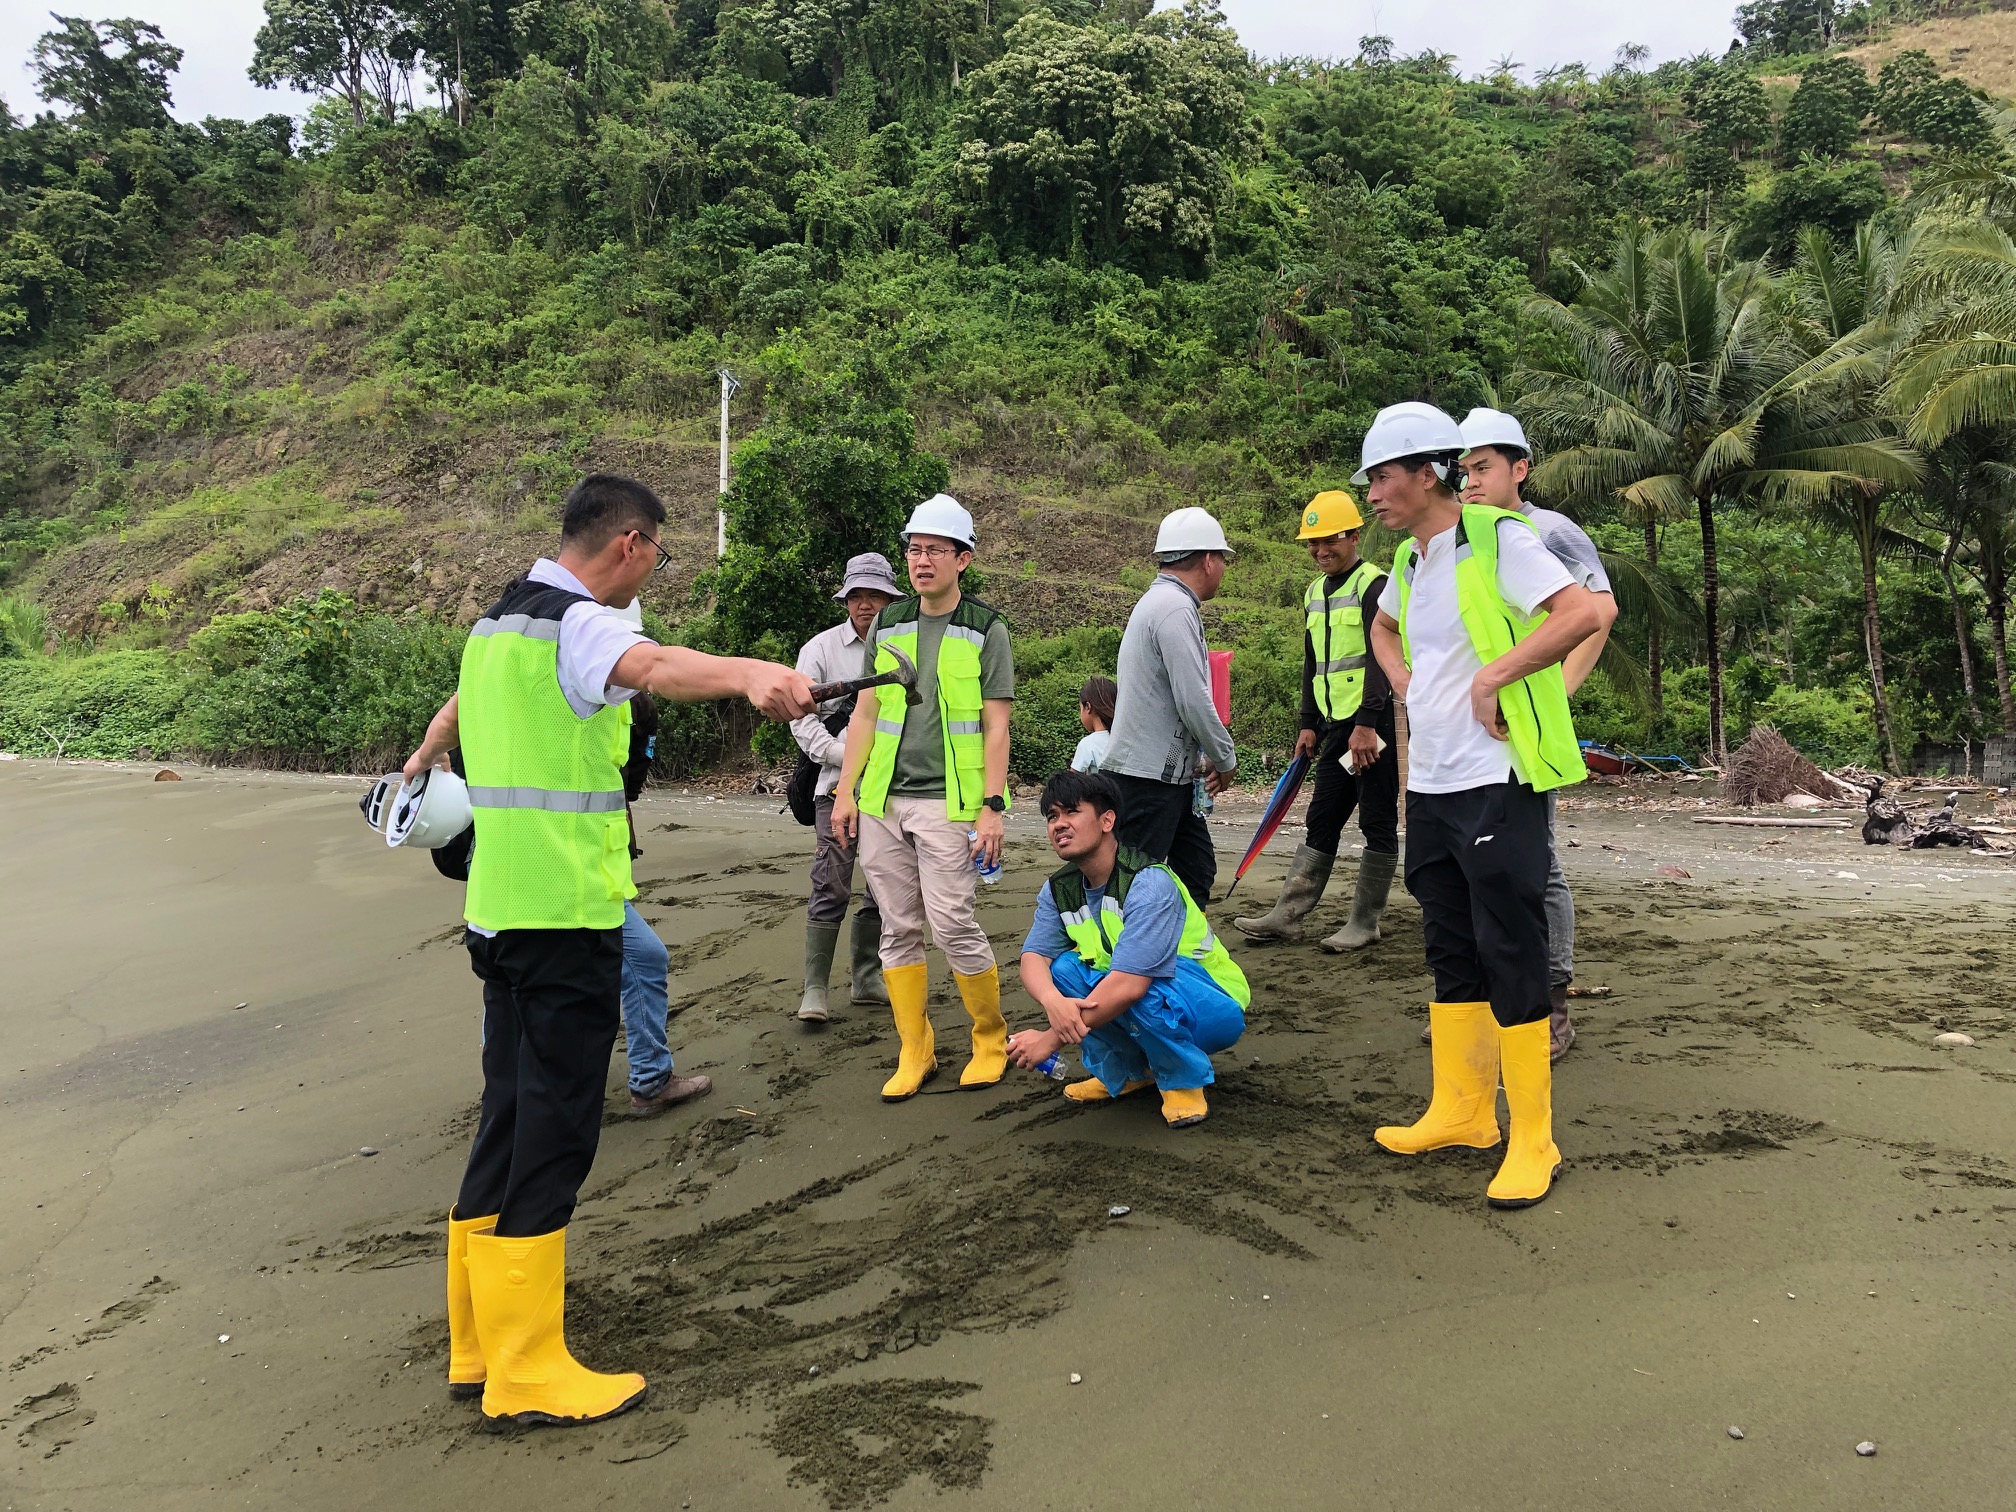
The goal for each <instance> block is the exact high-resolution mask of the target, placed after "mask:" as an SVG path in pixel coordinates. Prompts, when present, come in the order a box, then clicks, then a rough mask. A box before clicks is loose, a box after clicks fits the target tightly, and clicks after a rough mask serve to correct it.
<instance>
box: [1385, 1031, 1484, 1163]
mask: <svg viewBox="0 0 2016 1512" xmlns="http://www.w3.org/2000/svg"><path fill="white" fill-rule="evenodd" d="M1428 1026H1429V1028H1430V1029H1431V1030H1433V1031H1434V1042H1433V1049H1432V1051H1431V1052H1430V1053H1431V1054H1432V1055H1433V1057H1434V1061H1435V1094H1434V1096H1433V1097H1431V1098H1429V1100H1428V1111H1427V1112H1426V1113H1423V1114H1422V1115H1421V1117H1420V1120H1419V1121H1418V1122H1416V1123H1411V1124H1408V1125H1407V1126H1406V1127H1405V1128H1401V1127H1399V1126H1397V1125H1392V1124H1389V1125H1387V1126H1386V1127H1385V1128H1383V1129H1375V1130H1373V1132H1372V1137H1373V1138H1374V1139H1376V1140H1378V1141H1379V1143H1380V1144H1382V1145H1384V1146H1385V1147H1386V1148H1387V1149H1389V1150H1391V1151H1392V1152H1393V1153H1394V1154H1395V1155H1419V1154H1420V1153H1421V1152H1422V1151H1424V1150H1441V1149H1446V1148H1448V1147H1449V1146H1450V1145H1468V1146H1469V1147H1471V1148H1472V1149H1477V1150H1488V1149H1490V1148H1491V1147H1492V1146H1493V1145H1495V1144H1497V1143H1498V1138H1499V1135H1498V1021H1497V1020H1496V1019H1495V1018H1493V1017H1492V1016H1491V1005H1490V1004H1489V1003H1430V1004H1429V1005H1428Z"/></svg>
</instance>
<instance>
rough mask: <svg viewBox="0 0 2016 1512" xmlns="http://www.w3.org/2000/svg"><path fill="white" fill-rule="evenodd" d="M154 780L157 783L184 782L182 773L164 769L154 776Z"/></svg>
mask: <svg viewBox="0 0 2016 1512" xmlns="http://www.w3.org/2000/svg"><path fill="white" fill-rule="evenodd" d="M154 780H155V781H156V782H180V781H181V780H182V774H181V773H180V772H177V771H174V770H172V769H171V768H168V767H163V768H161V770H160V771H158V772H156V773H155V774H154Z"/></svg>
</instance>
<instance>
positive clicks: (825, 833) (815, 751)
mask: <svg viewBox="0 0 2016 1512" xmlns="http://www.w3.org/2000/svg"><path fill="white" fill-rule="evenodd" d="M902 596H903V591H902V589H901V588H900V587H898V586H897V583H896V573H895V571H894V570H893V569H892V568H891V567H890V565H889V559H888V558H887V557H885V556H883V555H882V553H881V552H879V551H864V552H862V553H861V554H860V555H859V556H854V557H849V558H848V559H847V575H846V576H845V577H844V578H843V579H842V580H841V583H840V591H839V592H838V593H836V594H834V595H833V597H834V598H836V599H838V600H839V601H840V602H841V603H842V604H844V605H846V606H847V617H846V618H845V619H843V620H841V621H840V623H839V624H837V625H835V626H833V627H832V628H831V629H829V630H821V631H820V632H819V633H818V634H817V635H815V636H813V637H812V639H810V640H809V641H807V642H805V644H804V646H803V648H801V649H800V651H799V652H798V670H799V671H800V672H802V673H804V674H805V676H806V677H807V678H809V679H810V680H811V681H812V683H813V684H814V686H817V685H818V684H820V683H833V682H843V681H845V680H846V679H848V678H850V677H858V676H860V675H861V662H862V658H863V656H864V655H865V654H866V653H865V652H864V651H863V649H862V646H863V644H864V638H865V637H866V636H867V634H868V630H869V627H870V626H872V625H873V624H874V623H875V616H876V615H878V614H880V613H881V612H882V611H883V610H884V609H886V608H887V607H888V606H889V605H891V604H893V603H894V602H895V601H896V600H897V599H899V598H901V597H902ZM853 712H854V700H853V699H852V698H836V699H834V700H832V701H831V702H830V703H824V704H821V705H820V706H819V707H818V708H817V709H815V710H813V711H812V712H811V713H810V714H807V715H805V716H804V717H803V718H801V719H794V720H793V721H792V722H791V733H792V735H793V736H794V737H795V738H796V739H797V741H798V748H799V749H800V750H802V751H803V752H804V753H805V755H806V756H807V757H808V758H809V759H810V760H812V761H815V762H817V763H818V764H819V781H818V784H817V786H816V787H815V788H814V789H813V792H814V798H813V816H814V817H813V831H814V833H815V834H817V835H818V837H819V841H818V848H817V849H816V850H815V851H814V852H813V853H812V896H811V898H810V899H809V901H808V902H807V903H806V905H805V996H804V997H803V998H802V999H801V1000H800V1002H799V1004H798V1017H799V1018H800V1019H802V1020H804V1021H805V1022H806V1023H810V1024H823V1023H824V1022H826V1016H827V1004H826V980H827V978H828V976H830V975H831V973H832V970H833V953H834V950H835V949H836V948H837V947H838V945H839V942H840V923H841V921H842V920H843V919H845V918H846V917H847V899H848V897H849V895H850V894H851V893H852V892H853V890H854V856H855V852H854V848H853V847H852V846H848V845H843V844H841V843H840V842H839V841H837V840H835V839H834V837H833V789H834V788H836V787H838V786H839V784H840V761H841V758H842V757H844V756H845V755H846V754H847V720H848V718H849V717H850V716H851V715H852V714H853ZM881 941H882V911H881V910H880V909H879V908H877V907H876V906H875V894H874V891H873V889H872V888H870V887H868V886H867V885H866V883H865V880H864V883H863V886H862V889H861V907H860V909H859V910H858V911H856V913H855V915H854V935H853V949H852V960H853V980H852V984H851V989H850V992H849V998H850V1001H852V1002H856V1003H884V1004H886V1003H887V1002H888V1001H889V994H888V992H886V991H885V990H884V989H883V986H882V963H881V960H880V958H879V956H878V951H879V949H880V946H881Z"/></svg>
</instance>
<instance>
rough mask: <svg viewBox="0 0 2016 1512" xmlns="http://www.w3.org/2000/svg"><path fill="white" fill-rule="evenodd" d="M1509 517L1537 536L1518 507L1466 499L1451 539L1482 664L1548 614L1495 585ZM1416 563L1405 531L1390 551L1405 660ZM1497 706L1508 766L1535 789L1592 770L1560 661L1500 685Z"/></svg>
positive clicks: (1461, 605)
mask: <svg viewBox="0 0 2016 1512" xmlns="http://www.w3.org/2000/svg"><path fill="white" fill-rule="evenodd" d="M1506 520H1516V521H1518V523H1519V524H1520V525H1522V526H1523V527H1525V528H1526V529H1527V530H1532V531H1533V532H1534V535H1535V537H1536V538H1537V537H1538V535H1539V532H1538V531H1537V530H1534V526H1533V522H1532V521H1531V520H1529V519H1527V518H1526V516H1524V515H1522V514H1518V513H1515V512H1514V511H1512V510H1509V509H1492V508H1490V507H1488V506H1486V505H1482V504H1466V505H1464V506H1463V516H1462V524H1461V529H1462V532H1463V538H1462V539H1461V540H1460V541H1458V542H1457V544H1456V553H1455V556H1456V561H1455V567H1456V612H1457V613H1458V614H1459V615H1461V616H1462V619H1463V630H1464V633H1465V634H1466V635H1468V636H1469V638H1470V648H1471V650H1473V651H1475V652H1476V653H1477V659H1478V660H1479V661H1480V662H1483V663H1484V664H1486V665H1487V666H1488V665H1489V664H1490V663H1492V662H1494V661H1496V660H1497V659H1498V658H1499V657H1501V656H1503V655H1504V654H1505V653H1506V652H1507V651H1510V650H1511V649H1512V648H1513V647H1514V646H1516V645H1518V644H1519V643H1520V642H1521V641H1523V640H1525V639H1526V638H1527V637H1528V636H1530V635H1531V634H1532V633H1533V632H1534V631H1535V630H1537V629H1539V628H1540V626H1541V625H1542V624H1544V623H1545V622H1546V619H1547V613H1546V611H1545V610H1542V611H1541V612H1540V613H1539V614H1537V615H1535V616H1534V617H1533V618H1532V619H1530V620H1529V619H1527V618H1526V617H1525V616H1524V615H1522V614H1521V613H1520V612H1519V610H1518V609H1517V608H1516V607H1515V606H1513V605H1512V604H1509V603H1507V602H1506V601H1505V595H1504V594H1503V593H1502V592H1500V591H1499V588H1498V527H1499V525H1500V524H1501V523H1502V522H1504V521H1506ZM1419 568H1420V563H1419V562H1418V561H1417V560H1416V559H1415V555H1414V540H1413V537H1411V536H1410V537H1408V538H1407V539H1406V540H1404V541H1402V542H1401V543H1400V549H1399V550H1398V551H1396V552H1395V553H1394V554H1393V580H1394V583H1395V584H1396V588H1395V592H1396V593H1397V595H1398V597H1399V600H1400V613H1399V615H1398V616H1397V618H1398V620H1399V623H1400V649H1401V651H1402V653H1403V654H1404V655H1405V656H1406V658H1407V664H1408V665H1409V666H1410V667H1411V666H1412V665H1413V664H1414V652H1413V647H1412V644H1411V642H1410V641H1409V640H1408V636H1407V607H1408V601H1409V599H1410V598H1411V597H1412V595H1413V592H1414V577H1415V574H1416V573H1417V572H1418V571H1419ZM1498 712H1499V714H1500V716H1501V717H1502V718H1503V719H1504V721H1505V729H1506V732H1507V733H1508V734H1509V735H1510V736H1511V742H1510V744H1511V747H1512V766H1513V770H1514V771H1515V772H1516V773H1517V774H1518V776H1519V779H1520V780H1521V781H1522V782H1524V783H1526V784H1527V785H1528V786H1530V787H1531V788H1532V789H1533V790H1534V791H1535V792H1536V793H1544V792H1548V791H1550V790H1552V789H1554V788H1562V787H1568V786H1570V785H1571V784H1573V783H1577V782H1581V781H1582V780H1583V779H1584V778H1586V777H1587V776H1588V775H1589V769H1588V767H1586V766H1585V765H1584V764H1583V761H1582V747H1581V745H1580V743H1579V742H1578V741H1577V740H1576V738H1575V718H1574V715H1573V714H1572V713H1570V712H1569V708H1568V685H1567V683H1566V682H1564V681H1563V680H1562V675H1561V665H1560V663H1558V662H1556V663H1555V664H1554V665H1553V666H1551V667H1542V668H1541V669H1540V670H1539V671H1538V672H1535V673H1532V674H1531V675H1529V676H1526V677H1522V678H1520V679H1519V681H1517V682H1515V683H1512V684H1510V685H1508V686H1507V687H1504V688H1501V689H1500V690H1499V693H1498Z"/></svg>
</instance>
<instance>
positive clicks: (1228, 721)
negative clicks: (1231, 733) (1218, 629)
mask: <svg viewBox="0 0 2016 1512" xmlns="http://www.w3.org/2000/svg"><path fill="white" fill-rule="evenodd" d="M1204 654H1205V655H1206V656H1208V657H1210V658H1211V706H1212V707H1213V708H1214V709H1216V710H1217V711H1218V721H1219V723H1220V724H1223V725H1224V726H1225V727H1226V728H1227V729H1230V728H1231V726H1232V653H1231V652H1230V651H1207V652H1205V653H1204Z"/></svg>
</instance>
